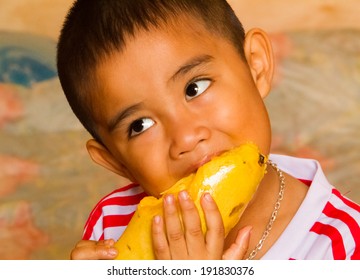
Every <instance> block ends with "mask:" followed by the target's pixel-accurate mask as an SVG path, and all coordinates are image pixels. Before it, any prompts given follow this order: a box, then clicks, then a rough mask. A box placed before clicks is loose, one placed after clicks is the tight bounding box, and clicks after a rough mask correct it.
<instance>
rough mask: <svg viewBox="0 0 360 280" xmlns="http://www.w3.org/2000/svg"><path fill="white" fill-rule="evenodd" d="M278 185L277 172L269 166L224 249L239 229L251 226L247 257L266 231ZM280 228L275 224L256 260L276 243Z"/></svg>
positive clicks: (277, 192) (277, 193)
mask: <svg viewBox="0 0 360 280" xmlns="http://www.w3.org/2000/svg"><path fill="white" fill-rule="evenodd" d="M279 184H280V183H279V176H278V174H277V172H276V171H275V170H274V168H272V167H271V166H270V165H269V166H268V168H267V173H266V175H265V176H264V178H263V180H262V182H261V184H260V185H259V187H258V190H257V192H256V194H255V196H254V198H253V199H252V201H251V202H250V203H249V205H248V207H247V208H246V210H245V211H244V213H243V215H242V216H241V219H240V221H239V222H238V224H237V225H236V226H235V227H234V229H233V230H231V231H230V233H229V235H228V236H227V238H226V240H225V247H226V248H227V247H228V246H230V245H231V244H232V243H233V242H234V240H235V238H236V235H237V232H238V231H239V229H241V228H242V227H244V226H247V225H251V226H252V227H253V230H252V233H251V238H250V244H249V249H248V252H247V254H246V256H248V255H249V253H250V252H251V251H252V250H253V249H254V248H255V246H256V245H257V244H258V242H259V240H260V239H261V238H262V235H263V233H264V230H265V229H266V226H267V225H268V223H269V219H270V217H271V214H272V212H273V210H274V205H275V203H276V201H277V198H278V195H279ZM280 228H281V227H280V226H279V225H277V224H276V222H275V223H274V225H273V229H272V231H271V233H270V234H269V236H268V238H267V239H266V241H265V242H264V245H263V247H262V249H261V250H260V251H259V252H258V254H257V255H256V258H260V257H261V256H262V255H263V254H264V253H266V251H267V250H268V249H269V248H270V247H271V246H272V244H273V243H274V242H275V241H276V239H277V238H278V236H279V235H280V234H281V232H282V231H281V232H279V229H280Z"/></svg>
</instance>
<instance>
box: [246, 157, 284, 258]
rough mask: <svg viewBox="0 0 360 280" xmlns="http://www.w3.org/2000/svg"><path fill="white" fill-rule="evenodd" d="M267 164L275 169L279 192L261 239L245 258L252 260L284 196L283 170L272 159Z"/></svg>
mask: <svg viewBox="0 0 360 280" xmlns="http://www.w3.org/2000/svg"><path fill="white" fill-rule="evenodd" d="M268 163H269V165H270V166H271V167H272V168H274V169H275V171H276V173H277V174H278V176H279V181H280V190H279V194H278V197H277V200H276V202H275V206H274V210H273V212H272V213H271V216H270V220H269V222H268V224H267V225H266V228H265V231H264V233H263V235H262V237H261V239H260V240H259V243H258V244H257V245H256V246H255V248H254V250H252V251H251V253H250V255H249V257H248V258H247V259H248V260H252V259H253V258H254V257H255V256H256V254H257V253H258V252H259V251H260V250H261V248H262V247H263V245H264V242H265V240H266V238H267V237H268V236H269V234H270V231H271V229H272V226H273V224H274V222H275V220H276V218H277V215H278V212H279V209H280V204H281V201H282V199H283V198H284V191H285V176H284V174H283V172H282V171H281V170H280V169H279V168H278V167H277V165H276V164H275V163H273V162H272V161H270V160H269V161H268Z"/></svg>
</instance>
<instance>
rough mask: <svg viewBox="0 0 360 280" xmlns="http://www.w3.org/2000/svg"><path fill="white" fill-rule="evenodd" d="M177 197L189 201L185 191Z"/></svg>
mask: <svg viewBox="0 0 360 280" xmlns="http://www.w3.org/2000/svg"><path fill="white" fill-rule="evenodd" d="M179 197H180V198H181V199H182V200H187V199H189V194H188V192H187V191H181V192H179Z"/></svg>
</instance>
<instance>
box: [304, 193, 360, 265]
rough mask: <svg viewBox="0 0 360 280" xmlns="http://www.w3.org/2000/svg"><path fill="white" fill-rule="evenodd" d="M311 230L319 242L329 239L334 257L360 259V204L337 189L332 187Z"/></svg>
mask: <svg viewBox="0 0 360 280" xmlns="http://www.w3.org/2000/svg"><path fill="white" fill-rule="evenodd" d="M310 232H312V233H314V234H315V235H316V236H317V239H319V241H318V242H320V239H326V240H327V242H328V243H329V245H331V246H330V247H329V249H330V251H331V255H332V256H333V259H360V206H359V205H358V204H356V203H355V202H353V201H351V200H350V199H348V198H346V197H345V196H343V195H342V194H341V193H340V192H339V191H338V190H337V189H335V188H333V189H332V191H331V196H330V198H329V200H328V202H327V203H326V204H325V207H324V208H323V210H322V213H321V215H320V216H319V218H318V219H317V221H316V222H315V223H314V225H313V226H312V228H311V229H310ZM322 242H323V241H322Z"/></svg>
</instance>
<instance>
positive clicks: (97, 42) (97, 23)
mask: <svg viewBox="0 0 360 280" xmlns="http://www.w3.org/2000/svg"><path fill="white" fill-rule="evenodd" d="M182 15H185V16H191V17H195V19H200V20H201V21H202V22H203V23H204V25H205V27H206V28H207V29H208V30H209V32H213V33H215V34H216V35H218V36H220V37H221V38H224V39H227V40H228V41H229V42H230V43H232V44H233V45H234V46H235V47H236V48H237V50H238V51H239V54H240V55H241V56H242V57H244V52H243V43H244V37H245V34H244V29H243V27H242V25H241V23H240V21H239V20H238V18H237V17H236V15H235V13H234V11H233V10H232V8H231V7H230V5H229V4H228V3H227V2H226V0H77V1H75V2H74V4H73V5H72V7H71V8H70V10H69V12H68V14H67V17H66V19H65V22H64V25H63V28H62V30H61V34H60V37H59V41H58V48H57V68H58V75H59V79H60V83H61V86H62V88H63V91H64V93H65V96H66V98H67V100H68V102H69V104H70V107H71V108H72V110H73V112H74V114H75V115H76V116H77V118H78V119H79V120H80V122H81V123H82V125H83V126H84V127H85V128H86V129H87V131H88V132H89V133H90V134H91V135H92V137H94V138H95V139H96V140H97V141H99V142H101V139H100V137H99V135H98V132H97V126H96V123H95V115H96V112H97V107H96V103H97V102H96V100H98V99H97V98H99V97H96V96H95V93H94V90H92V89H94V88H96V82H98V81H96V79H95V76H94V73H95V70H96V67H97V66H98V65H99V63H100V62H102V61H103V60H104V59H106V57H108V56H110V55H111V54H112V53H113V52H114V51H121V50H122V49H123V48H124V46H125V45H126V40H127V38H129V36H136V33H137V32H138V31H139V30H149V29H150V28H154V27H155V28H157V27H159V26H165V27H166V25H167V23H168V22H171V21H172V20H174V19H176V18H178V17H179V16H182Z"/></svg>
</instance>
